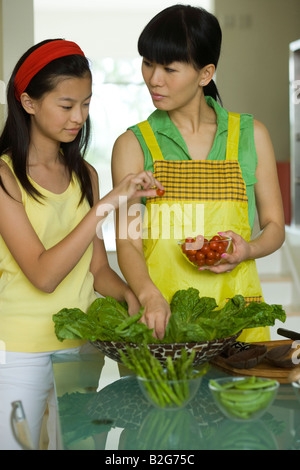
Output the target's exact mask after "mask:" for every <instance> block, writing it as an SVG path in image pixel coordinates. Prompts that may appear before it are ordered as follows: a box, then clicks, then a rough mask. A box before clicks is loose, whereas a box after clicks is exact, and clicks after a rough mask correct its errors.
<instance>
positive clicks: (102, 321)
mask: <svg viewBox="0 0 300 470" xmlns="http://www.w3.org/2000/svg"><path fill="white" fill-rule="evenodd" d="M170 308H171V317H170V320H169V323H168V325H167V328H166V333H165V337H164V338H163V340H158V339H155V338H154V337H153V330H151V329H149V328H148V327H147V325H145V324H144V323H141V322H139V320H140V318H141V317H142V314H143V309H141V310H140V312H139V313H138V314H136V315H134V316H130V315H129V314H128V309H127V305H126V303H120V302H118V301H117V300H116V299H113V298H112V297H106V298H98V299H96V300H95V301H94V302H93V303H92V304H91V306H90V307H89V308H88V310H87V312H86V313H85V312H83V311H81V310H80V309H78V308H73V309H72V308H71V309H68V308H65V309H62V310H61V311H59V312H58V313H56V314H55V315H53V321H54V323H55V333H56V336H57V338H58V339H59V340H60V341H63V340H64V339H85V340H89V341H95V340H100V341H119V342H132V343H142V342H146V343H189V342H192V343H196V342H202V341H210V340H214V339H221V338H226V337H228V336H233V335H235V334H237V333H239V332H240V331H241V330H243V329H244V328H256V327H260V326H273V325H274V324H275V321H276V320H280V321H282V322H284V321H285V319H286V314H285V312H284V310H283V309H282V307H281V306H280V305H268V304H266V303H264V302H260V303H259V302H251V303H249V304H247V303H246V301H245V299H244V297H243V296H241V295H236V296H235V297H233V298H232V299H230V300H228V302H226V304H225V306H224V307H223V308H220V309H219V308H218V305H217V304H216V301H215V299H214V298H211V297H200V294H199V291H198V290H197V289H194V288H189V289H186V290H179V291H177V292H176V293H175V294H174V296H173V298H172V301H171V304H170Z"/></svg>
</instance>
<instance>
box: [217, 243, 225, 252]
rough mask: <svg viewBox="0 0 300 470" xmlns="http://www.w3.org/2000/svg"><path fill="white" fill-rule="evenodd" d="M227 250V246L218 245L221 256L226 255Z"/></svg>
mask: <svg viewBox="0 0 300 470" xmlns="http://www.w3.org/2000/svg"><path fill="white" fill-rule="evenodd" d="M226 248H227V246H224V244H223V243H218V252H219V253H220V254H222V253H225V252H226Z"/></svg>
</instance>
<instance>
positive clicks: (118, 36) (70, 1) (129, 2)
mask: <svg viewBox="0 0 300 470" xmlns="http://www.w3.org/2000/svg"><path fill="white" fill-rule="evenodd" d="M213 1H214V0H198V1H196V2H195V1H191V2H189V1H182V2H181V3H184V4H191V5H201V6H203V7H204V8H207V9H209V10H211V8H212V5H213ZM174 3H176V2H174V1H167V0H151V1H150V2H145V1H141V0H126V1H124V0H109V1H107V0H84V1H81V0H80V1H79V0H75V1H74V0H64V1H58V0H49V1H48V0H34V5H35V42H39V41H41V40H43V39H47V38H49V39H50V38H59V37H62V38H65V39H68V40H73V41H75V42H78V44H79V45H80V46H81V47H82V49H83V50H84V52H85V54H86V55H87V56H88V57H89V58H91V59H93V58H105V57H112V58H115V59H120V58H133V57H137V56H138V53H137V40H138V37H139V35H140V33H141V31H142V29H143V28H144V26H145V25H146V24H147V22H148V21H149V20H150V19H151V18H152V17H153V16H154V15H155V14H156V13H158V12H159V11H160V10H162V9H163V8H165V7H167V6H170V5H173V4H174Z"/></svg>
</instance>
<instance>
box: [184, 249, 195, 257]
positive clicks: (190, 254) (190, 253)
mask: <svg viewBox="0 0 300 470" xmlns="http://www.w3.org/2000/svg"><path fill="white" fill-rule="evenodd" d="M185 252H186V254H187V256H188V257H190V256H196V254H197V250H185Z"/></svg>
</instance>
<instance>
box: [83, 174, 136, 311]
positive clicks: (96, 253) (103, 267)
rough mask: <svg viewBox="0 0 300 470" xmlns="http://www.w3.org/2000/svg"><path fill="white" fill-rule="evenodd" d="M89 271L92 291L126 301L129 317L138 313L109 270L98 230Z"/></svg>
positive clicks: (130, 294) (95, 179)
mask: <svg viewBox="0 0 300 470" xmlns="http://www.w3.org/2000/svg"><path fill="white" fill-rule="evenodd" d="M91 170H92V173H91V176H92V184H93V194H94V201H98V200H99V182H98V175H97V173H96V171H95V170H94V169H93V168H91ZM90 271H91V273H92V274H93V276H94V289H95V290H96V291H97V292H98V293H99V294H101V295H103V296H104V297H106V296H111V297H114V298H115V299H117V300H118V301H119V302H121V301H126V302H127V304H128V311H129V314H130V315H134V314H136V313H138V311H139V309H140V303H139V301H138V299H137V298H136V296H135V295H134V293H133V292H132V290H131V289H130V288H129V286H128V285H127V284H126V283H125V282H124V281H123V280H122V279H121V278H120V277H119V276H118V274H117V273H116V272H115V271H114V270H113V269H111V267H110V265H109V262H108V258H107V253H106V249H105V245H104V241H103V237H102V231H101V230H100V231H99V232H98V233H97V234H96V235H95V236H94V240H93V256H92V261H91V265H90Z"/></svg>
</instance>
